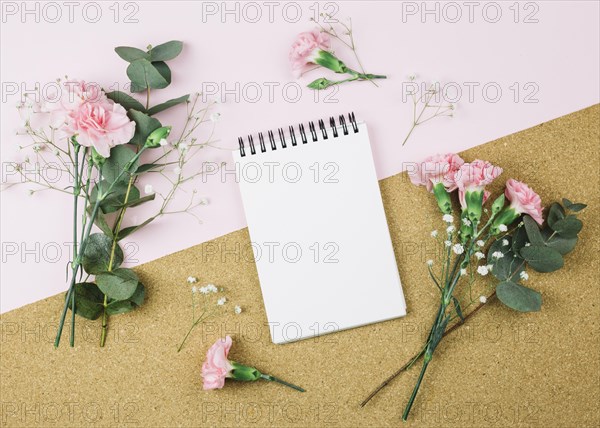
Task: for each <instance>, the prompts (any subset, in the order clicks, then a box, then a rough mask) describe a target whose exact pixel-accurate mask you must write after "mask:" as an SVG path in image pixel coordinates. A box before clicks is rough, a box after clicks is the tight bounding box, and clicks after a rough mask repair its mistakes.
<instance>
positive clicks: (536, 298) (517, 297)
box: [496, 281, 542, 312]
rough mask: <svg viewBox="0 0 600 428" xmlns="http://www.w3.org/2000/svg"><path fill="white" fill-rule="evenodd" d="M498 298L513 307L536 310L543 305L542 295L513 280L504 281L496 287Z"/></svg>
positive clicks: (523, 310) (527, 310) (518, 309)
mask: <svg viewBox="0 0 600 428" xmlns="http://www.w3.org/2000/svg"><path fill="white" fill-rule="evenodd" d="M496 295H497V296H498V299H499V300H500V301H501V302H502V303H504V304H505V305H506V306H508V307H509V308H511V309H514V310H516V311H521V312H535V311H539V310H540V308H541V307H542V295H541V294H540V293H538V292H537V291H535V290H532V289H531V288H527V287H523V286H522V285H520V284H517V283H514V282H512V281H504V282H501V283H500V284H498V286H497V287H496Z"/></svg>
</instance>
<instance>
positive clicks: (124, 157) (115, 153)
mask: <svg viewBox="0 0 600 428" xmlns="http://www.w3.org/2000/svg"><path fill="white" fill-rule="evenodd" d="M134 157H135V152H134V151H133V150H132V149H131V148H130V147H129V146H127V145H125V144H122V145H119V146H115V147H113V148H112V149H111V150H110V157H109V158H108V159H106V162H105V163H104V165H102V177H103V178H104V179H105V180H106V181H107V182H109V183H114V182H115V181H117V179H118V180H119V181H128V180H129V176H130V174H131V173H133V172H135V170H136V169H137V167H138V165H139V160H136V161H135V162H134V163H133V164H132V165H131V166H130V167H129V168H128V171H126V172H125V173H123V175H121V172H122V171H123V170H124V169H125V168H126V166H127V164H128V163H129V162H130V161H131V160H133V158H134Z"/></svg>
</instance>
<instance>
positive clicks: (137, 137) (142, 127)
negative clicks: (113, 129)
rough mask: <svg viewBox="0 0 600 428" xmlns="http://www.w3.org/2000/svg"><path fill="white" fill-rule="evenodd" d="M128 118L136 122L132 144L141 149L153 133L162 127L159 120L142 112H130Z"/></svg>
mask: <svg viewBox="0 0 600 428" xmlns="http://www.w3.org/2000/svg"><path fill="white" fill-rule="evenodd" d="M127 116H129V118H130V119H131V120H133V121H134V122H135V133H134V134H133V138H132V139H131V141H130V143H131V144H135V145H137V146H140V147H141V146H143V145H144V144H146V139H147V138H148V136H149V135H150V134H151V133H152V132H153V131H155V130H157V129H158V128H160V127H161V126H162V125H161V123H160V121H159V120H158V119H155V118H153V117H150V116H148V115H147V114H146V113H142V112H141V111H137V110H129V112H128V113H127ZM117 147H121V146H117Z"/></svg>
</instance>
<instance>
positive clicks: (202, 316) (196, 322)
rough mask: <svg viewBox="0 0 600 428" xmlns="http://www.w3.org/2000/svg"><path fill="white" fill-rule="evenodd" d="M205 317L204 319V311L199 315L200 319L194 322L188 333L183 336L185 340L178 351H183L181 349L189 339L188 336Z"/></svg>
mask: <svg viewBox="0 0 600 428" xmlns="http://www.w3.org/2000/svg"><path fill="white" fill-rule="evenodd" d="M203 319H204V312H202V315H200V316H199V317H198V319H197V320H196V321H194V323H193V324H192V326H191V327H190V329H189V330H188V332H187V334H186V335H185V336H184V337H183V341H182V342H181V345H179V348H177V352H179V351H181V349H182V348H183V345H184V343H185V341H186V340H187V338H188V336H189V335H190V334H191V333H192V330H194V328H195V327H196V326H197V325H198V323H199V322H200V321H202V320H203Z"/></svg>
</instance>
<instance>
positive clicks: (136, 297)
mask: <svg viewBox="0 0 600 428" xmlns="http://www.w3.org/2000/svg"><path fill="white" fill-rule="evenodd" d="M145 297H146V288H145V287H144V284H142V283H141V282H138V285H137V288H136V289H135V293H133V296H131V297H130V298H129V301H130V302H132V303H133V304H134V305H136V306H142V303H144V298H145Z"/></svg>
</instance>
